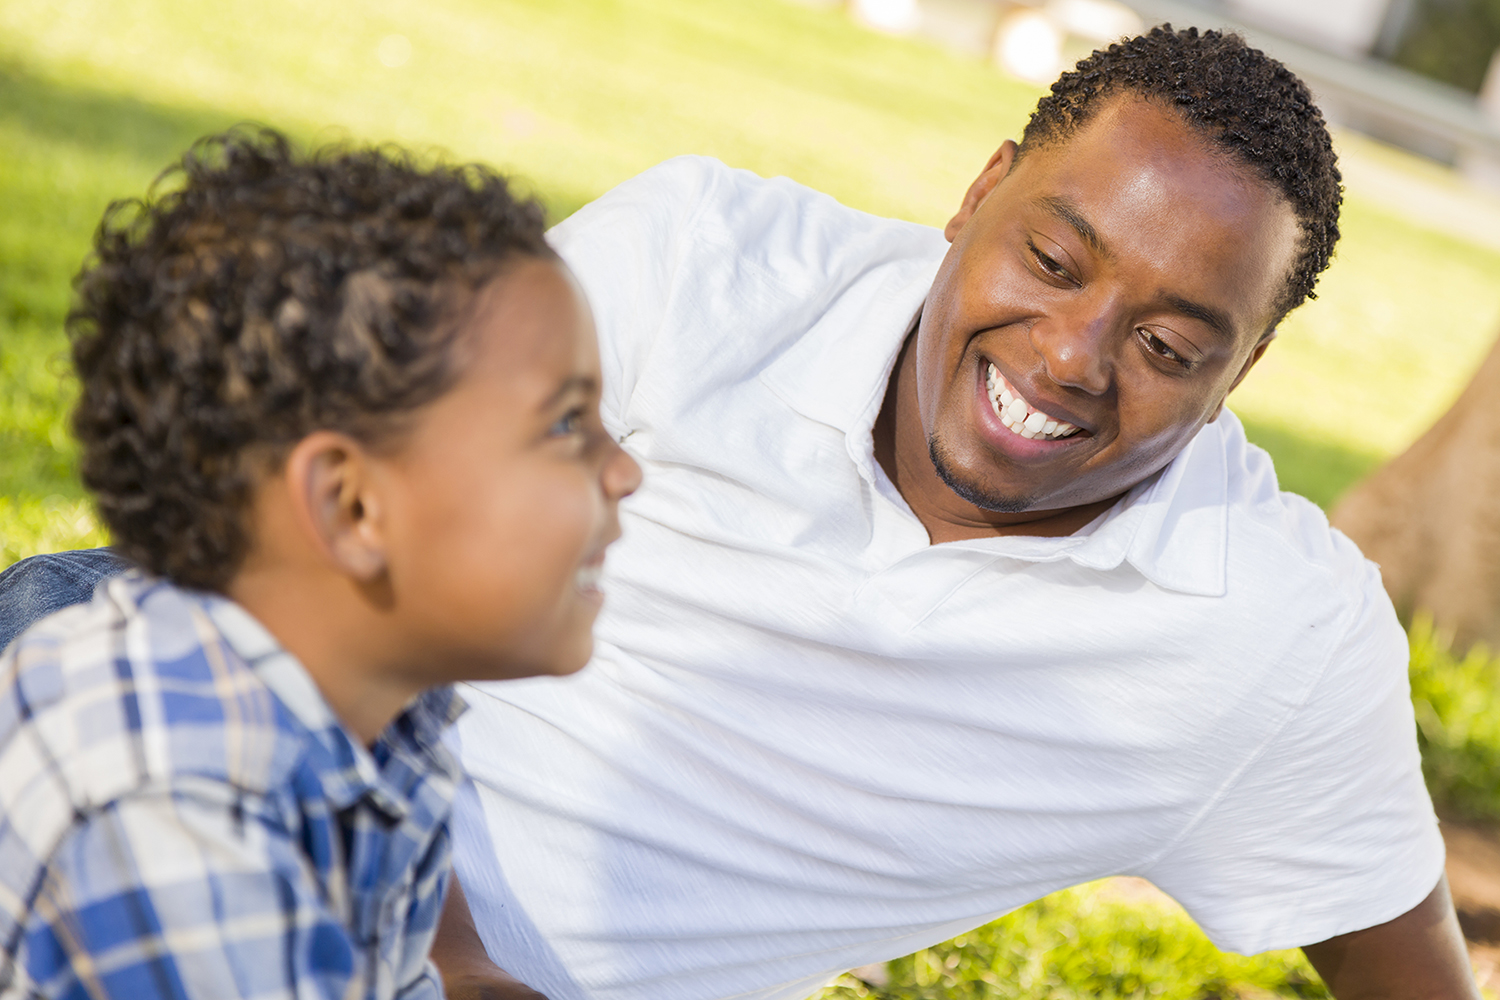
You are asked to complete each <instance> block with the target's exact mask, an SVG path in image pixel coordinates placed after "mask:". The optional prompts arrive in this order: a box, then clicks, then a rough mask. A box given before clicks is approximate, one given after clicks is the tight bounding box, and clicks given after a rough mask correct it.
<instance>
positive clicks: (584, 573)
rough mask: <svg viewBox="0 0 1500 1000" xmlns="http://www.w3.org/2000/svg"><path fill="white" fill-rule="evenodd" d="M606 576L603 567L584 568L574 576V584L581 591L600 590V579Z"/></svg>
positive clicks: (580, 568)
mask: <svg viewBox="0 0 1500 1000" xmlns="http://www.w3.org/2000/svg"><path fill="white" fill-rule="evenodd" d="M603 574H604V567H603V566H582V567H579V570H578V572H577V573H576V574H574V576H573V584H574V586H576V587H577V588H578V589H579V590H597V589H599V577H600V576H602V575H603Z"/></svg>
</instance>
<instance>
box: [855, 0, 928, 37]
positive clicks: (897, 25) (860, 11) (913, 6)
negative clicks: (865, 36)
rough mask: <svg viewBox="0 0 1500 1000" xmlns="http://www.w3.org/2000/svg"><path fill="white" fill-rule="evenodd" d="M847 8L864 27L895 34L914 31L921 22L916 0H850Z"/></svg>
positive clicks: (920, 12)
mask: <svg viewBox="0 0 1500 1000" xmlns="http://www.w3.org/2000/svg"><path fill="white" fill-rule="evenodd" d="M849 9H850V11H851V12H852V13H853V14H854V19H855V20H856V21H858V22H859V23H861V24H863V25H865V26H866V27H868V28H875V29H876V30H878V31H887V32H890V33H892V34H896V35H904V34H907V33H908V32H912V31H915V30H917V28H918V27H919V26H920V25H921V23H922V9H921V7H920V6H918V4H917V0H851V2H850V4H849Z"/></svg>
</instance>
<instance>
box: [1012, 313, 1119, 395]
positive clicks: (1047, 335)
mask: <svg viewBox="0 0 1500 1000" xmlns="http://www.w3.org/2000/svg"><path fill="white" fill-rule="evenodd" d="M1121 322H1122V318H1121V315H1120V310H1119V309H1118V308H1115V307H1114V304H1113V303H1109V302H1099V301H1097V300H1094V301H1081V302H1079V303H1077V306H1076V307H1075V308H1072V309H1065V310H1061V311H1059V312H1055V313H1053V314H1051V315H1048V316H1044V317H1041V318H1040V319H1038V320H1037V321H1036V322H1035V323H1033V324H1032V326H1031V346H1032V347H1033V348H1034V349H1035V350H1036V352H1037V354H1038V355H1039V356H1040V357H1041V359H1042V365H1043V367H1044V369H1045V370H1046V372H1047V376H1048V377H1049V378H1051V379H1052V381H1054V382H1056V383H1057V384H1058V385H1064V386H1068V387H1069V388H1073V389H1082V390H1083V391H1084V392H1087V393H1089V394H1091V395H1095V396H1097V395H1101V394H1103V393H1104V392H1107V391H1108V390H1109V386H1110V381H1111V378H1112V374H1113V371H1114V353H1115V350H1116V341H1117V340H1118V339H1119V336H1118V334H1119V329H1120V326H1121Z"/></svg>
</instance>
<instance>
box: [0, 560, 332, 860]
mask: <svg viewBox="0 0 1500 1000" xmlns="http://www.w3.org/2000/svg"><path fill="white" fill-rule="evenodd" d="M201 598H202V595H195V594H193V593H191V592H186V591H182V590H180V589H178V588H176V587H173V586H172V585H170V584H168V583H165V582H163V581H160V580H150V579H147V578H144V577H142V576H140V575H139V574H131V575H128V576H126V577H123V578H117V579H114V580H111V581H110V582H109V583H107V584H106V585H105V586H103V587H101V588H100V589H99V591H98V592H97V593H96V595H95V597H94V599H93V600H92V601H91V602H89V603H88V604H82V605H76V606H74V607H71V608H67V609H64V610H62V611H59V612H57V613H55V614H53V615H50V616H48V617H47V618H44V619H42V620H41V621H40V622H38V623H37V624H36V625H34V626H33V627H32V628H30V629H28V630H27V631H26V632H24V633H23V634H22V635H21V636H20V637H18V638H17V640H16V641H15V643H14V644H12V645H11V646H10V647H9V649H7V650H6V652H5V655H4V657H3V658H0V774H4V775H5V776H6V778H5V780H4V781H0V815H7V816H11V817H16V816H29V817H32V819H31V820H30V821H29V823H34V824H35V827H34V829H33V830H31V831H30V832H31V834H32V836H33V837H40V838H42V839H46V837H47V834H46V832H45V830H44V829H43V828H44V827H47V826H49V825H55V826H57V829H56V830H55V831H53V832H54V834H56V835H61V833H62V831H63V829H64V828H65V827H66V826H67V825H68V824H70V823H71V822H72V821H73V819H75V818H76V817H77V816H79V815H87V814H89V813H91V812H95V811H97V810H99V809H103V808H106V807H107V806H109V804H110V803H112V802H116V801H119V800H121V799H122V798H124V797H127V796H130V795H133V794H136V793H138V792H140V791H141V790H143V789H148V788H153V787H154V788H160V787H164V786H169V785H173V784H176V783H180V782H184V781H186V782H188V783H190V784H193V785H195V786H197V787H200V788H202V787H205V786H211V785H214V784H218V785H222V786H224V787H229V788H234V789H236V790H237V792H238V793H240V794H252V795H254V794H264V793H266V792H268V791H270V790H272V789H273V788H275V787H276V786H277V785H278V784H279V783H281V782H282V781H284V780H286V778H287V777H288V776H289V775H290V774H291V772H292V770H293V768H295V766H296V764H297V761H298V759H299V758H300V756H301V755H302V752H303V748H302V747H301V743H302V742H303V741H302V740H301V739H300V737H299V734H298V733H297V732H296V727H295V726H294V725H291V724H290V720H289V718H288V715H287V713H286V712H285V710H284V709H283V708H282V707H281V706H279V705H278V703H277V700H276V698H275V697H274V696H273V694H272V693H271V691H270V690H269V689H268V688H267V687H266V685H265V684H264V683H263V682H262V680H261V679H260V678H259V677H258V676H257V675H256V673H255V671H253V670H252V669H250V667H249V666H248V665H246V664H245V663H244V662H243V661H242V660H241V659H240V658H239V657H237V656H236V655H234V653H233V651H232V650H231V649H229V648H228V646H227V644H225V643H224V642H223V641H222V640H221V637H220V636H219V635H218V633H217V630H216V629H215V628H214V626H213V623H212V621H211V620H210V619H209V617H208V616H207V615H206V614H205V613H204V611H203V606H202V600H201ZM44 817H52V818H53V820H55V823H51V824H49V823H47V822H44V821H43V818H44Z"/></svg>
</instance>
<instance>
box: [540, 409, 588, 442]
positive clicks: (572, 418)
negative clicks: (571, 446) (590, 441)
mask: <svg viewBox="0 0 1500 1000" xmlns="http://www.w3.org/2000/svg"><path fill="white" fill-rule="evenodd" d="M583 418H584V412H583V408H582V407H578V408H575V409H572V410H569V411H568V412H567V413H564V414H563V415H562V416H561V417H559V418H558V420H557V423H555V424H553V425H552V426H551V427H550V428H549V429H548V430H547V433H548V435H550V436H551V437H571V436H572V435H574V434H581V433H583Z"/></svg>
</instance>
